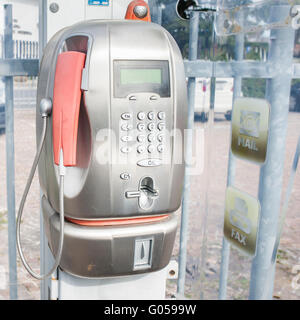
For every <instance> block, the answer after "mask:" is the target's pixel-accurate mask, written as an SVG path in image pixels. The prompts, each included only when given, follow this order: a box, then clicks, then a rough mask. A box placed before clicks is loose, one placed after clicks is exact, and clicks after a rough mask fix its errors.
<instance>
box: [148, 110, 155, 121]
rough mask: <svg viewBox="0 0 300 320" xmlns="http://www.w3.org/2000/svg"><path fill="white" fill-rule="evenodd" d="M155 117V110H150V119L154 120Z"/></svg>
mask: <svg viewBox="0 0 300 320" xmlns="http://www.w3.org/2000/svg"><path fill="white" fill-rule="evenodd" d="M154 118H155V113H154V112H153V111H150V112H149V113H148V119H149V120H153V119H154Z"/></svg>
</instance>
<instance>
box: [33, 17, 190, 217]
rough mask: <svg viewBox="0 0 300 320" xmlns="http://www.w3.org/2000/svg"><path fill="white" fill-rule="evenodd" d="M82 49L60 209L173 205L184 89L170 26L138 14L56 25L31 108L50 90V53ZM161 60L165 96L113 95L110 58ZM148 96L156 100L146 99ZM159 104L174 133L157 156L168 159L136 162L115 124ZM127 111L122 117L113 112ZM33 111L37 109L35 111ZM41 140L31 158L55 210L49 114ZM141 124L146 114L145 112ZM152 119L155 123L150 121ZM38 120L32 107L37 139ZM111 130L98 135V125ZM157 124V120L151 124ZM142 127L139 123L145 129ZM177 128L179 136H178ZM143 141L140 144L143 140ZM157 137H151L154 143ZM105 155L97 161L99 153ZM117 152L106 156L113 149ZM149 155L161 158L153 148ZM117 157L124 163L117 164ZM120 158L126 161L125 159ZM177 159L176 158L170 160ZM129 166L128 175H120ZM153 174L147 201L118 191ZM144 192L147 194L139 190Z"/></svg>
mask: <svg viewBox="0 0 300 320" xmlns="http://www.w3.org/2000/svg"><path fill="white" fill-rule="evenodd" d="M69 50H76V51H83V52H86V53H87V58H86V65H85V70H84V73H83V80H82V88H83V89H84V90H85V91H84V94H83V99H82V103H81V111H80V120H79V132H78V152H77V157H78V165H77V167H74V168H67V171H66V176H65V200H64V201H65V215H66V216H67V217H70V218H75V219H82V220H85V219H86V220H93V219H99V218H113V217H129V216H140V215H155V214H163V213H171V212H174V211H176V209H178V207H179V206H180V204H181V196H182V187H183V180H184V159H183V154H184V138H183V135H184V129H185V128H186V125H187V94H186V80H185V74H184V66H183V61H182V57H181V53H180V51H179V48H178V46H177V44H176V42H175V41H174V39H173V38H172V37H171V36H170V34H169V33H168V32H167V31H166V30H165V29H163V28H162V27H161V26H159V25H156V24H153V23H149V22H142V21H124V20H122V21H105V20H91V21H85V22H82V23H78V24H75V25H74V26H71V27H67V28H65V29H63V30H61V31H59V32H58V33H57V34H56V35H55V36H54V37H53V38H52V39H51V40H50V41H49V43H48V45H47V46H46V48H45V50H44V56H43V59H42V62H41V68H40V74H39V82H38V95H37V108H38V106H39V103H40V101H41V99H43V98H51V99H52V98H53V85H54V76H55V67H56V59H57V56H58V54H59V53H60V52H61V51H69ZM115 60H135V61H140V60H142V61H143V60H144V61H168V62H169V73H170V93H171V94H170V97H163V98H162V97H159V96H158V95H157V94H153V93H151V92H147V93H146V92H140V93H132V94H130V96H132V95H133V96H134V97H135V98H136V100H130V99H129V96H128V97H126V98H116V97H115V96H114V81H115V79H114V61H115ZM152 96H155V98H156V99H157V100H150V97H152ZM140 111H144V112H145V113H146V115H147V113H148V112H150V111H154V112H155V115H156V114H157V113H158V112H160V111H163V112H165V114H166V119H165V120H164V122H165V126H166V129H167V131H168V132H171V131H172V130H174V129H177V130H178V132H179V133H180V134H179V135H174V136H173V137H171V138H170V140H169V142H168V143H165V145H164V147H165V150H164V157H165V158H164V159H166V160H167V161H169V162H166V164H161V165H160V166H156V167H141V166H139V165H137V162H138V161H139V160H142V159H147V158H148V157H149V156H148V154H147V150H146V152H145V153H144V154H143V155H139V154H138V153H137V151H136V147H137V142H136V141H133V142H130V143H128V144H127V146H129V147H131V148H132V150H133V151H132V152H130V153H129V154H125V155H124V154H122V153H121V152H120V155H121V156H120V158H118V157H119V151H120V149H121V148H122V146H124V145H122V142H121V140H120V138H121V134H123V133H122V132H121V131H120V127H121V125H122V124H124V123H130V125H132V126H133V130H132V131H131V132H130V134H131V135H132V136H133V137H134V140H135V138H136V135H137V134H138V133H137V132H136V131H135V130H134V129H135V128H136V126H137V123H138V120H137V119H136V115H137V113H138V112H140ZM125 112H129V113H131V114H132V119H131V120H129V121H123V120H122V119H121V115H122V114H123V113H125ZM37 114H38V112H37ZM48 121H49V126H48V127H49V130H48V133H47V136H46V141H45V147H44V150H43V152H42V154H41V158H40V162H39V179H40V184H41V188H42V190H43V193H44V194H45V196H46V197H47V199H48V201H49V203H50V204H51V206H52V208H53V209H54V210H55V211H57V212H58V211H59V201H58V170H57V167H56V166H55V165H54V161H53V147H52V117H50V118H49V120H48ZM145 124H146V125H147V124H148V122H146V120H145ZM156 125H157V122H156V123H155V126H156ZM41 129H42V122H41V118H40V116H39V115H37V140H38V142H39V137H40V133H41ZM107 129H108V130H111V131H110V132H113V133H114V134H115V138H114V137H113V135H111V134H110V135H109V138H108V139H107V140H106V141H104V140H103V136H102V135H101V132H103V131H101V130H107ZM156 130H157V128H156ZM147 134H149V132H147V130H146V136H147ZM180 135H181V137H180ZM146 146H147V145H146ZM156 147H157V145H155V148H156ZM105 152H106V155H107V159H108V161H107V162H106V163H101V162H102V160H103V158H104V157H103V155H105ZM114 155H116V156H117V160H116V161H113V156H114ZM152 157H154V158H161V155H160V154H159V153H158V152H157V151H155V152H154V155H152ZM122 161H123V162H124V164H122ZM126 161H128V162H129V163H126ZM176 161H177V162H178V163H177V164H176V163H175V162H176ZM122 173H129V174H130V179H129V180H122V179H121V178H120V175H121V174H122ZM145 177H151V179H153V188H154V189H155V190H157V191H158V196H156V197H155V198H153V201H152V202H151V205H150V206H149V208H147V209H144V208H142V207H141V205H140V199H139V198H127V197H126V192H128V191H129V192H131V191H140V190H139V188H140V184H141V181H142V179H143V178H145ZM147 199H148V198H147Z"/></svg>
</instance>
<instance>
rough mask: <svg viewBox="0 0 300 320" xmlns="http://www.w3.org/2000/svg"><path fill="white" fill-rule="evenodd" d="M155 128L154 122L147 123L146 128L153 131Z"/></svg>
mask: <svg viewBox="0 0 300 320" xmlns="http://www.w3.org/2000/svg"><path fill="white" fill-rule="evenodd" d="M154 129H155V123H154V122H151V123H149V124H148V130H150V131H153V130H154Z"/></svg>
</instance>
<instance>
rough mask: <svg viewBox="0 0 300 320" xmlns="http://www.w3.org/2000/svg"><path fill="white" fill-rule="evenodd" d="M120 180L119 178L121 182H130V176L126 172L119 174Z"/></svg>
mask: <svg viewBox="0 0 300 320" xmlns="http://www.w3.org/2000/svg"><path fill="white" fill-rule="evenodd" d="M120 178H121V179H122V180H130V178H131V175H130V173H128V172H123V173H121V174H120Z"/></svg>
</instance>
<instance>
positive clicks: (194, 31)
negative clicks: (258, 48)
mask: <svg viewBox="0 0 300 320" xmlns="http://www.w3.org/2000/svg"><path fill="white" fill-rule="evenodd" d="M198 29H199V12H193V13H192V15H191V19H190V34H189V59H190V60H196V59H197V53H198V52H197V51H198ZM195 87H196V78H189V80H188V102H189V108H188V125H187V128H188V130H187V131H186V132H187V137H186V163H187V165H186V168H185V178H184V191H183V202H182V209H181V226H180V249H179V250H180V251H179V274H178V286H177V293H178V297H179V298H180V296H181V297H183V296H184V285H185V271H186V258H187V241H188V222H189V217H188V216H189V198H190V177H189V175H188V174H187V169H188V164H189V163H190V160H191V159H192V145H193V143H192V142H193V141H192V140H193V132H192V129H193V127H194V106H195Z"/></svg>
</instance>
